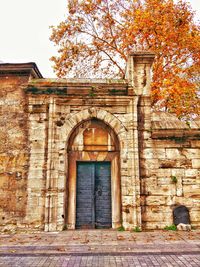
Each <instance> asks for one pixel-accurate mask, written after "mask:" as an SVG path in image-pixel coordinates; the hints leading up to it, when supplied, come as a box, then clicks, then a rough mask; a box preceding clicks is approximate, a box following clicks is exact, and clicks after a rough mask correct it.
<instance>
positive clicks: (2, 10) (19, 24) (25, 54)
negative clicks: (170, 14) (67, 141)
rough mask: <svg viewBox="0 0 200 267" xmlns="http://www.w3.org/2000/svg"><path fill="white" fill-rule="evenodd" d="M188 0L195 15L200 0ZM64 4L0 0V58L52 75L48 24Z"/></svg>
mask: <svg viewBox="0 0 200 267" xmlns="http://www.w3.org/2000/svg"><path fill="white" fill-rule="evenodd" d="M188 2H190V3H191V4H192V7H193V9H194V10H196V11H197V19H198V18H199V17H200V0H190V1H188ZM66 6H67V0H34V1H33V0H0V61H3V62H6V63H7V62H9V63H11V62H15V63H17V62H35V63H36V64H37V66H38V68H39V70H40V71H41V73H42V75H43V76H44V77H52V78H53V77H55V73H54V72H53V69H52V67H51V65H52V64H53V63H52V62H50V61H49V58H50V57H51V56H53V55H56V48H55V47H54V45H53V43H52V42H50V41H49V37H50V33H51V30H50V29H49V26H51V25H58V23H59V22H61V20H63V19H64V15H65V10H66Z"/></svg>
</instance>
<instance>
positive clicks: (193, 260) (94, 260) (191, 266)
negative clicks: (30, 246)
mask: <svg viewBox="0 0 200 267" xmlns="http://www.w3.org/2000/svg"><path fill="white" fill-rule="evenodd" d="M0 266H2V267H29V266H30V267H151V266H161V267H169V266H185V267H195V266H196V267H199V266H200V255H192V254H188V255H182V254H180V255H159V254H151V255H129V256H126V255H125V256H123V255H120V256H111V255H109V256H96V255H95V256H91V255H90V256H88V255H87V256H56V255H55V256H42V257H41V256H34V257H31V256H25V257H22V256H7V257H0Z"/></svg>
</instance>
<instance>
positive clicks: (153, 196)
mask: <svg viewBox="0 0 200 267" xmlns="http://www.w3.org/2000/svg"><path fill="white" fill-rule="evenodd" d="M153 60H154V55H153V54H151V53H136V54H132V55H130V57H129V61H128V64H127V74H126V79H124V80H111V79H109V80H98V79H97V80H95V79H44V78H43V77H42V75H41V73H40V72H39V70H38V68H37V66H36V65H35V64H34V63H26V64H0V89H1V90H0V97H1V101H0V135H1V136H0V137H1V140H0V142H1V147H0V229H1V230H4V231H5V230H9V229H15V228H26V229H38V230H45V231H61V230H62V229H63V228H67V229H75V228H95V227H96V228H101V227H105V228H118V227H120V226H122V225H123V226H124V227H125V229H133V228H135V227H136V226H138V227H141V228H142V229H162V228H164V227H165V226H166V225H171V224H172V223H173V210H174V208H175V207H177V206H180V205H184V206H186V207H187V209H188V210H189V214H190V222H191V224H192V225H193V226H194V227H200V120H199V119H196V120H194V121H193V122H191V123H190V125H189V124H186V123H184V122H182V121H180V120H178V119H177V118H176V117H174V116H173V115H171V114H168V113H165V112H153V111H152V110H151V103H150V102H151V99H150V74H151V66H152V64H153Z"/></svg>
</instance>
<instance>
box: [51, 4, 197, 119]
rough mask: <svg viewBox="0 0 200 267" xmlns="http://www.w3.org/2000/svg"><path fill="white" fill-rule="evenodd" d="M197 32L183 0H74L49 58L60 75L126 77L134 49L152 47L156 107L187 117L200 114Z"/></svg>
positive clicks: (54, 37) (56, 30) (56, 29)
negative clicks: (127, 62) (56, 48)
mask: <svg viewBox="0 0 200 267" xmlns="http://www.w3.org/2000/svg"><path fill="white" fill-rule="evenodd" d="M199 30H200V25H198V23H197V22H196V23H195V22H194V12H193V11H192V9H191V7H190V5H189V4H188V3H187V2H185V1H182V0H180V1H176V3H174V1H173V0H163V1H160V0H85V1H81V0H70V1H68V9H67V17H66V20H65V21H63V22H61V23H60V24H59V25H58V26H57V27H52V35H51V40H52V41H53V42H54V43H55V44H56V45H57V47H58V56H57V57H52V58H51V60H52V61H54V63H55V65H54V69H55V71H56V73H57V75H58V76H59V77H64V76H68V77H69V76H76V77H83V76H87V77H118V78H123V77H124V72H125V65H126V61H127V56H128V54H129V53H130V52H133V51H141V50H142V51H144V50H145V51H153V52H154V53H155V54H156V58H155V63H154V65H153V81H152V103H153V105H154V108H159V109H160V108H162V109H164V110H167V111H169V112H175V113H176V114H177V115H178V116H179V117H183V118H187V117H191V115H192V114H198V113H199V112H200V103H199V102H200V100H199V98H198V96H199V93H200V92H199V70H200V34H199Z"/></svg>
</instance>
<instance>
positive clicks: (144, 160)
mask: <svg viewBox="0 0 200 267" xmlns="http://www.w3.org/2000/svg"><path fill="white" fill-rule="evenodd" d="M199 126H200V125H199V122H198V121H196V122H193V123H192V124H191V125H190V126H188V125H187V124H185V123H184V122H180V121H179V120H178V119H176V118H175V117H173V116H171V115H167V114H165V113H161V112H158V113H157V114H156V113H155V114H153V116H152V130H151V131H152V132H151V138H148V137H147V138H145V136H143V138H141V142H140V178H141V205H142V223H143V227H144V228H145V229H156V228H164V227H165V226H166V225H171V224H173V215H172V214H173V213H172V212H173V209H174V208H175V207H176V206H179V205H184V206H186V207H187V208H188V209H189V212H190V220H191V224H192V225H193V226H194V227H199V222H200V217H199V216H200V140H199V138H200V132H199V130H198V129H199Z"/></svg>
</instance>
